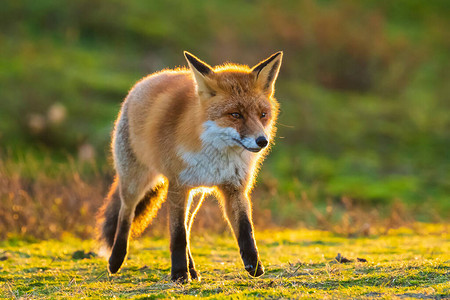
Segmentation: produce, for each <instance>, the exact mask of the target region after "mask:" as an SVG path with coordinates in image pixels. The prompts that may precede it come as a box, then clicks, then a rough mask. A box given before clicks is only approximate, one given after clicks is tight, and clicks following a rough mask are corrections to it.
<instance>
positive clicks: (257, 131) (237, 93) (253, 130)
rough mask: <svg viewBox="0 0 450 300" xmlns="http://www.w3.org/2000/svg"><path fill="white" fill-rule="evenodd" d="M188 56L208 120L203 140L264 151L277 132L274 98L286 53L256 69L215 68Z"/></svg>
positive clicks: (272, 58) (279, 54) (190, 55)
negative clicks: (276, 83)
mask: <svg viewBox="0 0 450 300" xmlns="http://www.w3.org/2000/svg"><path fill="white" fill-rule="evenodd" d="M184 55H185V56H186V59H187V61H188V63H189V67H190V69H191V70H192V73H193V75H194V79H195V82H196V90H197V93H198V96H199V99H200V101H201V105H202V111H203V112H205V116H204V117H205V119H206V120H207V121H206V122H205V123H204V132H203V134H202V140H203V141H205V140H207V141H208V143H209V144H211V143H217V145H216V146H217V147H224V146H240V147H242V148H244V149H246V150H248V151H251V152H259V151H261V150H262V149H264V148H265V147H266V146H267V145H268V144H269V143H270V141H271V138H273V135H274V131H275V126H274V123H275V120H276V118H277V115H278V103H277V101H276V100H275V98H274V97H273V94H274V84H275V80H276V78H277V76H278V72H279V70H280V66H281V59H282V56H283V53H282V52H277V53H275V54H273V55H272V56H270V57H269V58H267V59H266V60H263V61H261V62H260V63H259V64H257V65H256V66H254V67H253V68H249V67H248V66H244V65H235V64H225V65H222V66H217V67H215V68H212V67H211V66H209V65H208V64H206V63H205V62H203V61H201V60H200V59H198V58H197V57H195V56H193V55H192V54H190V53H188V52H184Z"/></svg>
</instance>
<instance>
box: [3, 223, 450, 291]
mask: <svg viewBox="0 0 450 300" xmlns="http://www.w3.org/2000/svg"><path fill="white" fill-rule="evenodd" d="M256 237H257V240H258V244H259V249H260V254H261V257H262V261H263V262H264V263H265V267H266V274H265V275H263V276H262V277H260V278H258V279H252V278H250V277H249V276H248V275H247V274H246V272H245V270H244V269H243V266H242V263H241V260H240V258H239V252H238V249H237V246H236V243H235V241H234V240H233V238H232V237H231V236H230V235H225V236H218V235H210V234H204V233H203V234H193V237H192V245H191V249H192V252H193V255H194V259H195V260H196V264H197V269H198V270H199V271H200V273H201V276H202V280H201V282H197V281H195V282H191V283H188V284H185V285H179V284H174V283H171V282H170V281H169V273H170V256H169V246H168V245H169V242H168V240H167V239H166V238H161V237H145V238H141V239H136V240H133V241H132V242H131V246H130V255H129V257H128V260H127V262H126V264H125V266H124V267H123V269H122V270H121V272H120V273H119V274H118V275H114V276H109V275H108V273H107V272H106V261H105V260H104V259H103V258H100V257H98V256H94V257H90V258H84V259H75V258H73V255H74V253H75V252H76V251H79V250H83V251H85V252H89V251H93V252H96V253H97V246H98V245H97V243H96V242H95V241H93V240H85V241H82V240H79V239H75V238H72V237H70V236H68V237H65V238H63V239H62V240H61V241H25V240H21V239H13V238H10V239H9V240H7V241H3V242H1V243H0V257H1V259H2V262H1V264H0V295H2V296H3V297H6V298H20V297H24V298H58V297H63V298H66V297H67V298H83V297H84V298H86V297H94V298H110V297H119V298H131V297H133V298H137V299H144V298H170V297H174V298H177V297H185V296H190V297H197V296H207V297H210V298H222V297H224V298H227V297H233V298H236V299H239V298H245V297H264V298H308V299H310V298H316V299H324V298H328V299H330V298H333V299H335V298H361V297H362V298H365V297H368V298H377V299H390V298H393V297H401V298H403V297H406V298H408V297H409V298H413V299H414V298H421V299H424V298H434V299H443V298H447V297H449V296H450V294H449V293H450V281H449V280H448V278H449V272H450V235H449V233H448V227H447V225H429V224H422V223H416V224H415V225H414V226H412V227H410V228H401V229H397V230H390V231H389V232H388V233H387V234H385V235H380V236H369V237H357V238H347V237H343V236H338V235H334V234H331V233H329V232H325V231H312V230H306V229H301V230H282V231H273V230H272V231H265V232H259V231H257V232H256ZM337 253H341V254H342V255H343V256H345V257H347V258H349V259H352V260H353V262H350V263H337V262H336V261H334V259H333V258H334V257H336V255H337ZM357 258H364V259H366V260H367V262H355V260H356V259H357Z"/></svg>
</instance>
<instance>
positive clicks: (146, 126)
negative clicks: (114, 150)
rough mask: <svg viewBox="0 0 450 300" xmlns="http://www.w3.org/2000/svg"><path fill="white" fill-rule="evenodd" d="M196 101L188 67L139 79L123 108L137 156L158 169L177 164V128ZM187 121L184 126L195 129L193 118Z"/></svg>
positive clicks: (178, 141)
mask: <svg viewBox="0 0 450 300" xmlns="http://www.w3.org/2000/svg"><path fill="white" fill-rule="evenodd" d="M196 101H198V99H197V97H196V94H195V82H194V79H193V78H192V75H191V73H190V72H189V71H188V70H184V69H180V70H165V71H162V72H158V73H155V74H152V75H149V76H147V77H145V78H143V79H142V80H141V81H139V82H138V83H137V84H136V85H135V86H134V87H133V88H132V89H131V90H130V92H129V94H128V96H127V98H126V100H125V102H124V104H123V108H122V114H126V118H125V121H126V122H127V123H128V131H129V142H130V144H131V148H132V150H133V152H134V154H135V156H136V159H137V160H138V161H140V162H141V163H143V164H145V165H150V166H151V167H152V168H155V169H157V170H158V171H159V172H161V169H170V167H171V166H168V165H167V164H173V165H175V166H176V165H177V164H179V162H177V157H176V155H175V153H173V151H171V149H174V148H176V145H177V144H178V143H180V139H183V135H182V134H179V130H180V128H183V125H182V123H183V122H186V121H185V119H186V115H191V111H192V110H196V109H197V105H196ZM186 123H187V124H186V125H185V126H184V128H185V129H186V126H187V127H189V129H190V131H192V130H194V131H195V129H194V127H195V126H194V125H195V124H193V122H192V120H191V121H190V122H186ZM191 136H192V134H191Z"/></svg>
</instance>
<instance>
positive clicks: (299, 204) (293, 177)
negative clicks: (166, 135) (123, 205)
mask: <svg viewBox="0 0 450 300" xmlns="http://www.w3.org/2000/svg"><path fill="white" fill-rule="evenodd" d="M0 28H1V32H0V91H1V100H0V145H1V149H0V211H1V212H0V219H1V221H0V229H3V232H4V233H3V234H2V236H5V235H6V233H5V232H13V233H18V234H27V233H31V234H33V233H35V234H36V235H38V236H40V235H43V236H46V235H51V236H52V234H48V233H47V234H44V232H48V228H49V226H50V227H51V225H52V224H53V227H54V228H53V231H52V230H50V231H51V232H53V233H54V234H53V235H57V234H58V233H59V232H61V231H62V230H69V231H73V232H76V233H77V234H80V235H87V234H89V232H91V231H92V230H93V226H94V221H93V219H94V218H93V216H94V214H95V211H96V209H97V208H98V206H99V205H100V204H101V203H102V199H103V197H104V195H105V193H106V191H107V187H108V185H109V184H110V182H111V180H112V176H113V171H112V167H111V162H110V151H109V141H110V133H111V130H112V126H113V122H114V120H115V116H116V115H117V112H118V111H119V108H120V103H121V102H122V100H123V99H124V97H125V96H126V94H127V91H128V90H129V89H130V88H131V87H132V86H133V84H134V83H135V82H136V81H137V80H139V79H140V78H142V77H143V76H145V75H147V74H150V73H152V72H155V71H158V70H161V69H163V68H172V67H177V66H182V65H186V63H185V60H184V57H183V50H188V51H190V52H192V53H194V54H195V55H197V56H199V57H200V58H202V59H203V60H205V61H207V62H208V63H210V64H211V65H216V64H221V63H223V62H225V61H231V62H236V63H242V64H248V65H250V66H252V65H254V64H256V63H257V62H258V61H259V60H261V59H263V58H265V57H267V56H269V55H270V54H272V53H273V52H276V51H278V50H283V51H284V60H283V65H282V69H281V73H280V77H279V78H278V82H277V91H276V97H277V98H278V100H279V102H280V103H281V115H280V120H279V121H280V123H279V126H278V128H279V131H278V137H277V140H276V145H275V146H274V148H273V151H272V153H271V154H270V156H269V157H268V159H267V160H266V162H265V163H264V164H263V167H262V171H261V173H260V175H259V180H258V185H257V188H256V190H255V192H254V198H255V200H254V203H255V208H254V209H255V218H256V222H257V223H259V224H266V225H267V224H274V225H278V226H280V225H281V226H293V225H302V224H303V225H308V226H314V227H316V226H318V227H321V226H322V227H327V226H332V224H339V226H340V228H342V227H345V226H347V227H351V226H358V227H364V226H365V225H364V224H366V223H367V222H376V221H375V220H385V221H386V220H387V221H389V222H397V221H399V222H403V221H408V220H421V221H448V220H449V217H450V215H449V212H450V179H449V174H450V151H449V149H450V99H449V97H450V84H449V83H450V80H449V78H450V56H449V53H450V30H449V28H450V2H449V1H447V0H434V1H421V0H396V1H375V0H366V1H344V0H343V1H325V0H323V1H311V0H310V1H287V0H281V1H236V0H228V1H174V0H169V1H125V0H108V1H107V0H89V1H88V0H79V1H55V0H40V1H31V0H29V1H28V0H25V1H13V0H6V1H2V8H1V9H0ZM207 217H208V211H207V212H206V213H204V219H206V220H207ZM42 220H45V222H42ZM200 222H202V221H200ZM43 223H45V224H43ZM83 224H89V226H90V227H89V228H85V226H84V225H83ZM204 224H206V225H207V224H208V222H207V221H204ZM206 225H205V226H206ZM40 226H41V227H42V229H41V230H40V231H39V230H38V228H40ZM60 228H62V230H61V229H60ZM0 231H1V230H0Z"/></svg>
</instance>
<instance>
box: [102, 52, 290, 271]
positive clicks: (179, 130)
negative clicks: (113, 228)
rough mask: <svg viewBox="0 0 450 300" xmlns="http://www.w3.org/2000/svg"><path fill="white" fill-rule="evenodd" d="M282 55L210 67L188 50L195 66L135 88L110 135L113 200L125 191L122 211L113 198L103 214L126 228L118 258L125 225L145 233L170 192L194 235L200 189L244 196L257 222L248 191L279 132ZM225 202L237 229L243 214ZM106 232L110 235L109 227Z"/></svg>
mask: <svg viewBox="0 0 450 300" xmlns="http://www.w3.org/2000/svg"><path fill="white" fill-rule="evenodd" d="M189 57H191V59H192V60H189ZM281 57H282V54H281V52H279V53H277V54H274V55H272V56H271V57H270V58H269V59H267V60H265V61H263V62H261V63H260V64H258V65H257V66H255V67H254V68H249V67H248V66H245V65H236V64H224V65H221V66H216V67H215V68H212V67H210V66H208V65H207V64H205V63H203V62H201V61H200V60H198V59H197V58H195V57H193V56H192V55H190V54H186V58H187V59H188V62H189V67H190V68H189V69H185V68H180V69H175V70H163V71H161V72H157V73H154V74H152V75H149V76H147V77H145V78H144V79H142V80H141V81H139V82H138V83H137V84H136V85H135V86H134V87H133V88H132V89H131V90H130V92H129V94H128V96H127V98H126V99H125V101H124V103H123V105H122V109H121V112H120V114H119V116H118V119H117V122H116V125H115V131H114V134H113V141H112V150H113V151H112V152H113V157H114V165H115V169H116V171H117V180H118V186H117V187H113V189H114V191H112V192H111V193H110V197H109V199H111V198H114V197H113V195H116V196H115V197H117V195H120V203H121V204H120V211H116V210H114V207H118V206H117V204H116V205H115V206H113V205H112V204H109V203H111V202H112V200H108V201H109V202H107V203H106V204H105V209H104V212H108V205H109V207H110V209H109V213H110V214H114V215H111V216H108V215H107V213H103V214H104V217H105V218H106V219H108V217H109V218H110V220H113V219H112V218H115V219H117V220H118V221H117V222H118V225H117V228H118V229H117V230H119V228H125V229H123V230H122V229H121V230H122V231H123V232H122V231H120V230H119V231H118V232H116V237H115V244H114V247H113V254H112V256H113V255H114V248H116V244H117V243H118V242H117V240H118V239H119V238H120V239H121V243H122V244H124V245H121V247H122V248H123V249H125V250H123V249H122V250H123V251H125V252H127V251H126V249H127V247H128V236H129V232H128V231H127V229H126V228H129V227H130V226H131V225H130V226H128V225H127V224H131V223H133V221H134V223H133V225H132V226H131V227H130V228H131V232H132V234H133V235H137V234H139V233H140V232H142V231H143V229H144V228H145V227H146V226H147V225H148V224H149V223H150V222H151V219H152V218H153V217H154V216H155V215H156V212H157V210H158V209H159V207H160V205H161V203H162V201H164V198H165V197H166V195H167V197H168V199H169V202H170V203H171V206H170V214H171V216H172V217H173V218H175V215H177V216H178V215H179V211H180V209H181V210H182V211H183V215H184V218H185V220H184V222H183V224H184V227H185V229H187V231H188V232H187V236H188V237H189V231H190V228H191V226H192V222H193V219H194V217H195V214H196V212H197V211H198V209H199V208H200V205H201V202H202V201H203V199H204V198H203V197H204V195H203V196H202V197H201V198H200V201H199V204H198V205H197V207H196V209H195V210H194V212H193V213H192V214H190V212H189V210H190V209H191V206H192V199H193V198H194V195H195V194H198V193H202V194H205V193H215V194H216V195H218V197H219V198H220V199H221V202H222V203H224V202H227V201H228V199H226V198H227V197H232V198H233V199H234V198H236V199H234V200H233V201H234V202H236V201H237V202H243V204H242V205H238V206H239V209H243V213H244V214H246V215H248V216H249V217H250V222H251V204H250V199H249V193H250V192H251V190H252V188H253V185H254V183H255V176H256V174H257V171H258V168H259V166H260V163H261V162H262V160H263V158H264V157H265V155H266V154H267V153H268V151H269V148H270V146H271V145H272V144H273V140H274V135H275V130H276V128H275V122H276V119H277V116H278V109H279V107H278V102H277V101H276V100H275V98H274V97H273V94H274V82H275V80H276V77H277V75H278V70H279V67H280V64H281ZM192 63H194V64H196V66H195V65H192ZM258 137H264V138H265V139H267V141H268V142H269V144H268V145H267V147H264V146H260V145H258V143H257V142H256V139H257V138H258ZM224 186H233V187H236V191H237V192H239V191H241V192H239V193H240V194H242V195H238V194H237V195H234V194H233V195H229V191H233V193H234V189H231V190H229V191H228V192H224V191H223V190H220V189H221V188H223V187H224ZM199 187H200V188H199ZM192 189H195V190H194V191H193V192H190V190H192ZM149 191H153V192H154V193H153V194H152V193H150V194H149ZM158 191H162V192H158ZM157 192H158V193H157ZM227 193H228V194H227ZM183 195H189V197H186V196H183ZM227 195H228V196H227ZM145 197H147V202H145V205H149V207H144V208H142V207H140V206H139V204H141V206H143V205H142V204H143V203H144V199H146V198H145ZM186 198H188V199H186ZM186 201H187V202H186ZM229 201H231V200H229ZM186 203H187V204H186ZM224 206H225V209H224V211H225V213H226V217H227V220H228V221H229V223H230V224H231V226H232V228H233V230H234V232H235V234H236V235H237V234H238V233H237V230H238V220H237V217H235V216H234V215H233V214H234V213H231V211H229V210H230V209H237V208H235V207H234V208H226V205H224ZM235 206H236V205H235ZM183 207H186V208H187V210H186V211H184V208H183ZM144 209H145V211H144ZM227 209H228V210H227ZM138 210H139V213H138ZM101 214H102V213H101ZM135 214H137V215H135ZM230 214H232V215H230ZM236 216H237V214H236ZM101 217H103V215H101ZM177 222H178V221H177ZM104 224H106V223H104ZM108 226H110V225H108ZM174 226H175V225H174ZM103 238H105V239H106V240H108V237H106V236H105V232H103ZM109 240H111V238H109ZM109 246H110V247H111V246H112V245H111V243H109ZM124 247H125V248H124ZM122 250H121V251H122ZM117 251H119V250H117ZM123 251H122V252H120V251H119V252H120V253H123ZM121 255H122V254H121ZM110 263H111V260H110ZM119 266H120V265H119ZM114 272H115V271H114ZM114 272H113V273H114Z"/></svg>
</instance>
